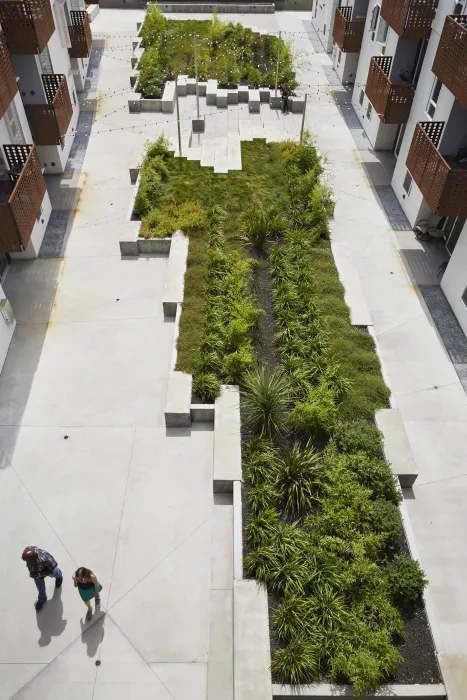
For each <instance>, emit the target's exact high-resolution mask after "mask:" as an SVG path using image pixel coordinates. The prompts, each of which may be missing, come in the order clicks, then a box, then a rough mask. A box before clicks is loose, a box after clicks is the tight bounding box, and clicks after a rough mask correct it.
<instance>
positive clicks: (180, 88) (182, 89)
mask: <svg viewBox="0 0 467 700" xmlns="http://www.w3.org/2000/svg"><path fill="white" fill-rule="evenodd" d="M187 80H188V76H187V75H179V76H178V78H177V94H178V96H179V97H186V94H187V85H186V81H187Z"/></svg>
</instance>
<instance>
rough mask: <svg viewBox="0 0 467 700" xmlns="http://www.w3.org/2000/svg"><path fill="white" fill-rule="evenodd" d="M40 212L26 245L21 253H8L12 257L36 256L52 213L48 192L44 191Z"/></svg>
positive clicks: (21, 258) (20, 258)
mask: <svg viewBox="0 0 467 700" xmlns="http://www.w3.org/2000/svg"><path fill="white" fill-rule="evenodd" d="M41 206H42V212H41V216H40V218H39V221H36V223H35V224H34V228H33V230H32V233H31V238H30V239H29V243H28V247H27V248H26V250H25V251H24V252H23V253H10V255H11V257H12V258H18V259H19V260H23V259H24V258H37V256H38V255H39V249H40V247H41V243H42V239H43V238H44V234H45V229H46V228H47V224H48V223H49V219H50V214H51V213H52V205H51V203H50V198H49V193H48V192H47V190H46V192H45V195H44V198H43V200H42V205H41Z"/></svg>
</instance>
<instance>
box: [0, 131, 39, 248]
mask: <svg viewBox="0 0 467 700" xmlns="http://www.w3.org/2000/svg"><path fill="white" fill-rule="evenodd" d="M3 150H4V151H5V155H6V158H7V161H8V168H9V177H10V180H9V181H8V182H3V183H1V184H2V185H5V187H7V186H9V190H10V192H9V196H8V197H6V196H5V197H2V199H6V200H7V201H0V251H1V252H3V253H21V252H22V251H23V250H26V248H27V245H28V243H29V239H30V237H31V233H32V230H33V228H34V224H35V223H36V219H37V216H38V214H39V213H40V210H41V204H42V200H43V198H44V194H45V191H46V187H45V180H44V177H43V175H42V170H41V164H40V162H39V158H38V157H37V153H36V149H35V147H34V146H12V145H8V146H3ZM2 192H3V190H2Z"/></svg>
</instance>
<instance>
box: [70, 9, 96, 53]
mask: <svg viewBox="0 0 467 700" xmlns="http://www.w3.org/2000/svg"><path fill="white" fill-rule="evenodd" d="M70 17H71V26H69V27H68V32H69V34H70V40H71V48H70V49H68V53H69V54H70V57H71V58H87V57H88V56H89V54H90V53H91V48H92V34H91V27H90V26H89V18H88V13H87V12H86V11H85V10H72V11H71V12H70Z"/></svg>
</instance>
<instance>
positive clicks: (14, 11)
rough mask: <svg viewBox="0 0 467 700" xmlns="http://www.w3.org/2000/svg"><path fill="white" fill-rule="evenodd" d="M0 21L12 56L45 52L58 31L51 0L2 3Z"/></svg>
mask: <svg viewBox="0 0 467 700" xmlns="http://www.w3.org/2000/svg"><path fill="white" fill-rule="evenodd" d="M0 19H1V22H2V26H3V30H4V32H5V35H6V40H7V43H8V49H9V51H10V53H19V54H34V53H42V51H43V50H44V49H45V47H46V46H47V43H48V41H49V39H50V37H51V36H52V34H53V33H54V31H55V23H54V18H53V15H52V4H51V2H50V0H7V1H6V2H5V1H4V0H2V2H0Z"/></svg>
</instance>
